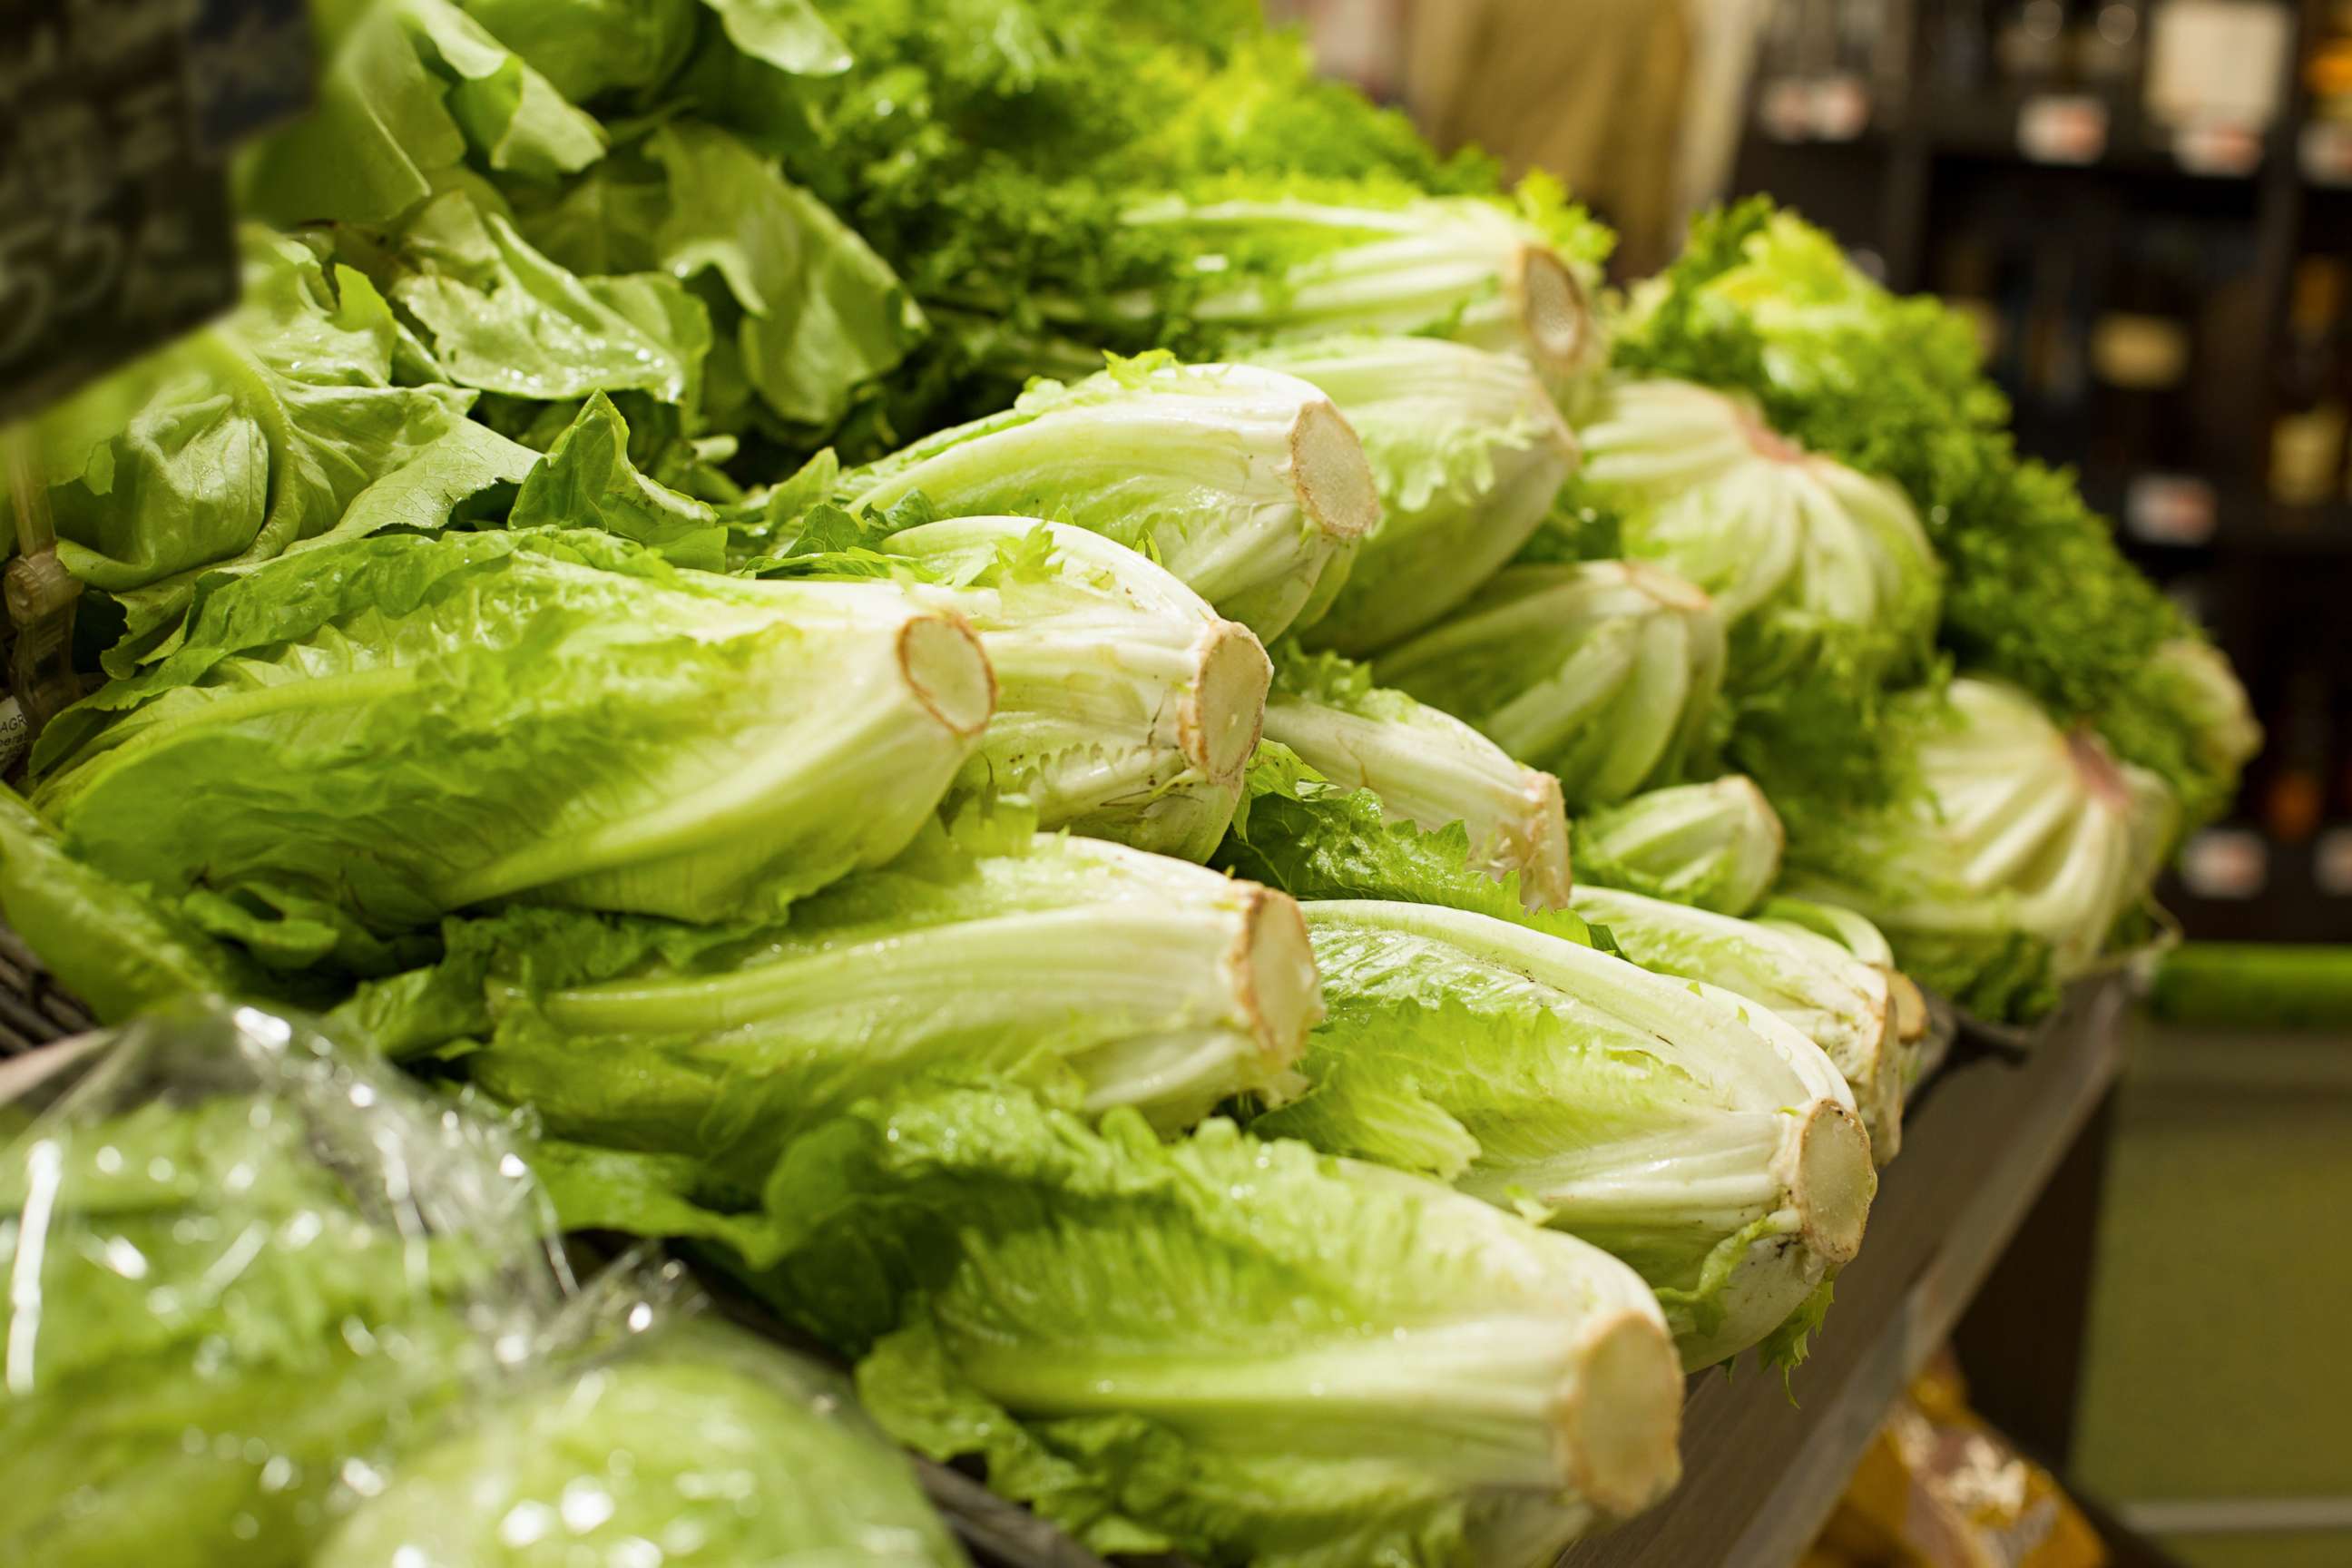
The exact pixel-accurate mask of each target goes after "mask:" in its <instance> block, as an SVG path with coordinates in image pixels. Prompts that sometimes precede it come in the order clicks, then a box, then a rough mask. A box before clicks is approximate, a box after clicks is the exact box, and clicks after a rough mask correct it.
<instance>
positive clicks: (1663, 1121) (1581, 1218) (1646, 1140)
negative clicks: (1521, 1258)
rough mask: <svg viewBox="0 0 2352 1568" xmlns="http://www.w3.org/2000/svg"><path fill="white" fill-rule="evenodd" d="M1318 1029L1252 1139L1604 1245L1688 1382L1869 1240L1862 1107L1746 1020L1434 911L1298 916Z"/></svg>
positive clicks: (1332, 911)
mask: <svg viewBox="0 0 2352 1568" xmlns="http://www.w3.org/2000/svg"><path fill="white" fill-rule="evenodd" d="M1307 925H1308V930H1309V931H1310V932H1311V933H1312V935H1313V937H1314V941H1315V955H1316V963H1317V965H1318V968H1320V970H1321V971H1322V973H1323V984H1324V997H1325V1001H1326V1005H1327V1006H1328V1009H1329V1013H1328V1017H1327V1019H1326V1020H1325V1022H1324V1023H1323V1024H1322V1025H1321V1026H1319V1027H1318V1029H1317V1030H1316V1032H1315V1035H1314V1037H1313V1038H1312V1039H1311V1040H1310V1042H1309V1045H1308V1050H1307V1061H1306V1063H1305V1071H1306V1073H1307V1077H1308V1079H1310V1080H1311V1081H1312V1082H1313V1084H1314V1087H1313V1089H1311V1090H1310V1091H1309V1092H1308V1093H1307V1094H1306V1095H1305V1096H1303V1097H1302V1098H1301V1099H1300V1100H1297V1102H1296V1103H1295V1104H1293V1105H1290V1106H1287V1107H1285V1108H1283V1109H1281V1110H1276V1111H1275V1112H1273V1113H1272V1114H1270V1115H1268V1116H1265V1117H1263V1118H1260V1119H1259V1120H1258V1121H1256V1122H1255V1124H1254V1126H1255V1128H1256V1130H1258V1131H1262V1132H1265V1133H1267V1134H1276V1133H1279V1134H1281V1135H1284V1136H1290V1137H1299V1138H1304V1139H1306V1140H1307V1142H1311V1143H1314V1144H1316V1145H1317V1146H1318V1147H1320V1148H1324V1149H1328V1150H1329V1151H1331V1152H1335V1153H1344V1154H1349V1155H1354V1156H1357V1157H1360V1158H1364V1159H1370V1160H1377V1161H1381V1162H1383V1163H1390V1164H1393V1165H1397V1166H1399V1167H1401V1168H1402V1169H1406V1170H1412V1171H1419V1172H1423V1173H1427V1174H1430V1175H1433V1176H1437V1177H1440V1178H1442V1179H1444V1180H1447V1181H1450V1182H1452V1183H1454V1184H1455V1185H1457V1186H1459V1187H1460V1188H1461V1189H1462V1190H1463V1191H1465V1192H1466V1193H1469V1194H1473V1195H1475V1196H1478V1197H1481V1198H1484V1199H1486V1200H1487V1201H1488V1202H1490V1203H1494V1204H1497V1205H1505V1206H1513V1205H1517V1206H1521V1207H1524V1208H1525V1209H1526V1210H1527V1211H1528V1212H1529V1213H1531V1214H1534V1215H1538V1216H1540V1217H1542V1218H1543V1219H1544V1220H1545V1221H1546V1222H1547V1223H1548V1224H1550V1225H1552V1226H1557V1227H1559V1228H1560V1229H1563V1230H1566V1231H1569V1232H1570V1233H1571V1234H1574V1235H1577V1236H1580V1237H1584V1238H1585V1239H1586V1240H1589V1241H1591V1242H1593V1243H1594V1244H1595V1245H1597V1246H1600V1247H1606V1248H1607V1249H1609V1250H1610V1251H1612V1252H1613V1253H1615V1254H1616V1255H1617V1256H1619V1257H1620V1258H1623V1259H1625V1261H1626V1262H1628V1263H1629V1264H1631V1265H1632V1266H1633V1268H1636V1269H1638V1270H1639V1271H1640V1272H1641V1274H1642V1276H1643V1279H1647V1280H1648V1281H1649V1282H1650V1284H1651V1285H1652V1286H1653V1287H1654V1289H1656V1290H1657V1292H1658V1297H1659V1300H1660V1301H1661V1302H1662V1303H1663V1304H1664V1308H1665V1310H1666V1316H1667V1322H1668V1324H1669V1325H1670V1326H1671V1327H1672V1328H1673V1329H1674V1331H1675V1341H1676V1343H1677V1345H1678V1346H1679V1347H1680V1350H1681V1352H1682V1358H1683V1362H1684V1364H1685V1365H1686V1366H1689V1367H1693V1368H1696V1367H1700V1366H1706V1365H1708V1364H1711V1363H1715V1362H1718V1361H1722V1360H1726V1359H1727V1358H1729V1357H1731V1356H1734V1355H1737V1354H1738V1352H1741V1351H1742V1350H1745V1349H1747V1348H1748V1347H1749V1346H1751V1345H1754V1344H1756V1343H1758V1342H1759V1341H1762V1340H1763V1339H1765V1337H1766V1336H1767V1335H1768V1334H1770V1333H1771V1332H1772V1331H1774V1330H1776V1329H1778V1328H1780V1326H1781V1324H1782V1323H1783V1322H1784V1321H1787V1320H1788V1319H1789V1318H1790V1316H1791V1314H1793V1313H1795V1312H1797V1311H1798V1310H1799V1309H1800V1308H1801V1306H1802V1305H1803V1304H1804V1302H1805V1301H1806V1300H1808V1299H1809V1298H1810V1297H1811V1295H1812V1294H1813V1292H1814V1291H1815V1290H1816V1289H1818V1288H1819V1287H1820V1286H1821V1285H1822V1282H1823V1280H1824V1279H1827V1278H1828V1277H1829V1276H1830V1275H1831V1274H1832V1273H1833V1272H1834V1271H1835V1269H1836V1268H1838V1267H1839V1266H1840V1265H1842V1264H1843V1263H1844V1262H1846V1261H1847V1260H1848V1259H1850V1258H1853V1255H1854V1252H1855V1250H1856V1248H1857V1247H1859V1246H1860V1244H1861V1241H1862V1231H1863V1224H1864V1217H1865V1215H1867V1213H1868V1210H1869V1205H1870V1199H1871V1195H1872V1194H1873V1193H1874V1190H1875V1188H1876V1178H1875V1176H1874V1173H1873V1171H1872V1169H1871V1161H1870V1145H1869V1140H1868V1138H1867V1136H1866V1135H1865V1134H1864V1131H1863V1130H1862V1126H1861V1123H1860V1121H1859V1120H1858V1118H1857V1116H1856V1113H1855V1108H1854V1100H1853V1093H1852V1091H1851V1090H1850V1089H1848V1088H1847V1086H1846V1082H1845V1080H1844V1079H1843V1078H1842V1077H1841V1076H1840V1075H1839V1073H1838V1071H1837V1069H1836V1068H1835V1067H1833V1066H1832V1064H1831V1062H1830V1060H1829V1058H1827V1057H1825V1056H1823V1055H1822V1052H1821V1050H1820V1048H1819V1047H1816V1046H1815V1045H1814V1044H1813V1043H1812V1042H1811V1040H1809V1039H1807V1038H1805V1037H1804V1036H1802V1035H1801V1034H1800V1033H1798V1032H1797V1031H1796V1030H1795V1029H1794V1028H1792V1027H1790V1026H1789V1025H1787V1024H1785V1023H1783V1022H1781V1021H1780V1019H1779V1018H1778V1017H1776V1016H1773V1015H1772V1014H1771V1013H1770V1012H1769V1011H1768V1010H1767V1009H1766V1008H1765V1007H1764V1006H1763V1005H1760V1004H1758V1003H1754V1002H1748V1001H1745V1000H1743V999H1741V998H1739V997H1736V996H1734V995H1732V994H1730V993H1728V992H1727V991H1721V990H1718V989H1717V988H1715V987H1713V986H1708V985H1702V984H1696V983H1685V982H1679V981H1675V980H1669V979H1665V978H1664V977H1662V976H1659V975H1655V974H1652V973H1648V972H1647V971H1645V970H1643V969H1640V968H1637V967H1635V966H1634V965H1633V964H1631V963H1626V962H1625V961H1624V960H1622V959H1621V958H1617V957H1614V956H1612V955H1611V954H1608V953H1605V952H1598V951H1595V950H1594V949H1592V948H1591V947H1587V946H1583V945H1581V944H1580V943H1578V942H1571V941H1567V940H1563V939H1562V938H1560V937H1557V936H1553V935H1549V934H1547V933H1545V932H1543V931H1536V930H1531V929H1528V928H1527V927H1525V926H1522V925H1519V924H1516V923H1512V922H1509V921H1501V920H1496V919H1494V918H1492V917H1490V916H1485V915H1477V914H1471V913H1468V912H1465V911H1463V910H1453V909H1446V908H1442V907H1437V906H1433V905H1427V904H1405V903H1389V902H1380V901H1371V900H1365V901H1356V900H1338V901H1333V902H1328V903H1314V904H1309V905H1307Z"/></svg>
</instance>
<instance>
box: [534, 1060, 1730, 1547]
mask: <svg viewBox="0 0 2352 1568" xmlns="http://www.w3.org/2000/svg"><path fill="white" fill-rule="evenodd" d="M582 1163H583V1164H593V1174H594V1177H595V1179H593V1181H578V1182H572V1181H567V1180H565V1179H563V1174H562V1173H559V1176H558V1179H557V1180H556V1182H555V1183H554V1187H555V1194H556V1198H557V1203H558V1205H559V1207H560V1208H561V1209H562V1212H563V1213H564V1215H565V1216H566V1218H567V1220H569V1221H572V1223H577V1224H591V1225H605V1226H611V1225H616V1224H617V1225H618V1226H622V1227H624V1228H635V1229H641V1230H642V1229H645V1228H646V1227H647V1226H648V1224H649V1222H651V1223H656V1224H659V1225H661V1226H664V1227H666V1228H671V1229H675V1228H677V1227H678V1226H679V1225H680V1223H681V1221H683V1222H684V1223H685V1225H686V1226H688V1227H689V1228H691V1229H693V1230H694V1231H695V1232H696V1233H697V1234H708V1235H710V1236H712V1237H714V1238H717V1239H721V1240H724V1241H727V1242H730V1243H732V1244H733V1245H734V1246H735V1247H737V1249H738V1250H739V1252H740V1254H741V1263H740V1268H742V1269H743V1271H744V1273H745V1276H746V1279H747V1281H748V1282H749V1284H750V1285H751V1288H752V1289H754V1290H756V1291H757V1292H758V1293H760V1294H761V1296H762V1297H763V1298H764V1299H765V1300H768V1301H770V1302H771V1303H772V1304H773V1306H774V1307H775V1309H776V1310H778V1311H779V1312H780V1313H781V1314H782V1315H783V1316H785V1317H786V1318H787V1319H789V1320H791V1321H793V1322H794V1323H795V1324H796V1325H798V1326H800V1327H802V1328H803V1329H805V1330H806V1331H809V1332H811V1333H813V1334H814V1335H816V1336H817V1337H819V1338H820V1339H822V1340H824V1341H825V1342H829V1343H831V1344H833V1345H835V1346H836V1347H839V1348H841V1349H843V1350H845V1352H848V1353H850V1354H853V1355H857V1356H859V1357H860V1358H861V1359H860V1360H859V1362H858V1365H857V1386H858V1394H859V1397H860V1400H861V1402H862V1403H863V1404H864V1405H865V1406H866V1409H867V1410H868V1411H869V1412H871V1413H872V1415H874V1416H875V1418H876V1419H877V1421H879V1422H880V1423H881V1424H882V1425H883V1426H884V1427H885V1428H886V1429H887V1430H888V1431H889V1432H890V1433H891V1434H892V1435H893V1436H896V1437H898V1439H899V1440H900V1441H902V1442H904V1443H907V1444H908V1445H909V1446H910V1447H915V1448H916V1449H918V1450H919V1451H921V1452H923V1453H925V1454H928V1455H929V1456H931V1457H932V1458H940V1459H950V1458H978V1459H980V1460H982V1462H984V1463H985V1465H986V1467H987V1473H988V1477H989V1480H990V1483H991V1484H992V1486H994V1487H995V1488H997V1489H999V1490H1002V1491H1003V1492H1006V1493H1007V1494H1009V1495H1011V1496H1013V1497H1014V1498H1016V1499H1018V1500H1023V1501H1026V1502H1029V1503H1032V1504H1033V1505H1034V1507H1036V1508H1037V1510H1039V1511H1040V1512H1041V1513H1043V1514H1044V1515H1045V1516H1046V1517H1047V1518H1050V1519H1052V1520H1054V1521H1056V1522H1058V1523H1061V1524H1063V1525H1065V1526H1066V1527H1067V1528H1068V1529H1069V1530H1071V1531H1073V1533H1074V1534H1076V1537H1077V1539H1078V1540H1079V1541H1080V1542H1081V1543H1082V1544H1084V1545H1086V1546H1087V1547H1089V1548H1091V1549H1093V1550H1095V1551H1097V1552H1106V1553H1113V1554H1132V1553H1147V1552H1168V1551H1176V1552H1183V1553H1185V1554H1186V1555H1187V1556H1189V1557H1191V1558H1192V1559H1193V1560H1194V1561H1197V1562H1202V1563H1255V1564H1260V1565H1262V1568H1338V1565H1339V1564H1345V1563H1456V1564H1470V1563H1495V1564H1498V1565H1500V1564H1512V1565H1515V1568H1516V1565H1520V1564H1528V1563H1542V1562H1548V1561H1549V1560H1550V1559H1551V1558H1552V1557H1553V1556H1555V1555H1556V1554H1557V1552H1559V1549H1560V1548H1561V1547H1562V1546H1564V1545H1565V1544H1566V1543H1567V1542H1570V1541H1571V1540H1573V1539H1575V1538H1576V1537H1577V1536H1578V1535H1580V1534H1581V1533H1582V1532H1584V1531H1587V1530H1588V1529H1590V1528H1591V1527H1592V1526H1593V1525H1595V1524H1596V1523H1601V1522H1605V1521H1608V1520H1610V1519H1612V1518H1616V1517H1622V1516H1623V1515H1626V1514H1630V1513H1633V1512H1634V1511H1636V1510H1640V1509H1642V1508H1643V1507H1646V1506H1647V1505H1649V1504H1650V1503H1652V1502H1654V1501H1655V1500H1657V1499H1658V1498H1659V1497H1660V1496H1661V1495H1663V1494H1664V1491H1665V1490H1666V1489H1668V1488H1669V1487H1671V1486H1672V1485H1673V1483H1674V1480H1675V1476H1676V1472H1677V1469H1678V1463H1677V1459H1676V1456H1675V1433H1676V1428H1677V1426H1678V1425H1679V1408H1680V1405H1681V1403H1682V1397H1683V1385H1682V1378H1681V1377H1680V1375H1679V1372H1678V1368H1677V1366H1676V1363H1675V1352H1674V1346H1673V1342H1672V1341H1671V1340H1670V1339H1669V1338H1668V1336H1667V1333H1666V1329H1665V1324H1664V1321H1662V1318H1661V1314H1660V1311H1659V1308H1658V1305H1657V1303H1656V1302H1655V1301H1654V1300H1652V1299H1651V1296H1650V1293H1649V1291H1648V1290H1647V1289H1644V1287H1643V1283H1642V1281H1641V1279H1639V1278H1638V1277H1637V1276H1636V1275H1635V1274H1634V1273H1633V1271H1632V1270H1631V1269H1629V1268H1625V1267H1624V1266H1623V1265H1622V1263H1620V1262H1618V1261H1617V1260H1616V1259H1615V1258H1611V1257H1609V1256H1608V1255H1607V1254H1605V1253H1603V1252H1601V1251H1600V1250H1598V1249H1596V1248H1594V1247H1590V1246H1587V1245H1585V1244H1583V1243H1582V1242H1580V1241H1578V1240H1576V1239H1575V1238H1574V1237H1569V1236H1564V1235H1560V1234H1558V1233H1555V1232H1549V1231H1546V1230H1544V1229H1542V1228H1539V1227H1538V1226H1531V1225H1528V1224H1527V1223H1526V1222H1525V1221H1523V1220H1520V1219H1519V1218H1517V1216H1515V1215H1511V1214H1509V1213H1507V1212H1504V1211H1502V1210H1499V1209H1495V1208H1490V1207H1488V1206H1487V1205H1484V1204H1481V1203H1478V1202H1476V1201H1475V1200H1473V1199H1470V1198H1466V1197H1464V1196H1462V1195H1461V1194H1457V1193H1454V1192H1453V1191H1450V1190H1449V1189H1447V1188H1446V1187H1444V1185H1442V1184H1437V1183H1433V1182H1430V1181H1427V1180H1423V1179H1421V1178H1418V1177H1414V1176H1411V1175H1408V1174H1405V1173H1402V1172H1397V1171H1383V1170H1378V1169H1374V1168H1370V1167H1368V1166H1363V1165H1359V1164H1355V1163H1349V1162H1345V1161H1335V1160H1329V1159H1326V1158H1324V1157H1322V1156H1321V1155H1319V1154H1318V1153H1316V1152H1314V1151H1312V1150H1310V1149H1307V1148H1305V1147H1303V1146H1301V1145H1300V1144H1297V1143H1295V1142H1262V1141H1260V1140H1258V1139H1255V1138H1253V1137H1251V1136H1249V1135H1247V1134H1245V1133H1243V1132H1241V1131H1237V1130H1236V1129H1235V1128H1234V1126H1233V1124H1232V1123H1230V1122H1227V1121H1211V1122H1209V1123H1207V1124H1206V1125H1204V1126H1203V1127H1202V1128H1201V1129H1200V1130H1199V1131H1197V1132H1195V1133H1193V1134H1192V1135H1191V1136H1189V1137H1185V1138H1181V1139H1178V1140H1175V1141H1173V1142H1163V1141H1162V1140H1161V1139H1160V1138H1158V1137H1156V1136H1154V1135H1153V1132H1152V1131H1151V1130H1150V1128H1148V1127H1146V1126H1145V1125H1144V1123H1143V1122H1142V1121H1140V1120H1139V1119H1138V1118H1137V1117H1136V1116H1135V1115H1134V1114H1133V1113H1132V1112H1129V1111H1113V1112H1111V1113H1110V1114H1109V1115H1108V1116H1106V1117H1104V1118H1103V1119H1102V1121H1101V1124H1100V1127H1099V1129H1096V1128H1092V1127H1089V1126H1088V1125H1087V1124H1086V1122H1084V1121H1082V1120H1080V1119H1079V1118H1077V1117H1076V1116H1074V1115H1071V1114H1069V1113H1068V1112H1066V1110H1060V1109H1058V1108H1054V1107H1051V1106H1048V1105H1045V1104H1041V1103H1040V1102H1039V1101H1038V1100H1036V1099H1034V1098H1033V1097H1031V1096H1028V1095H1024V1094H1023V1093H1021V1092H1019V1091H1018V1090H1015V1089H1005V1088H1002V1087H995V1086H991V1087H986V1088H980V1089H952V1090H943V1091H934V1092H929V1093H924V1092H920V1091H917V1092H913V1093H908V1092H901V1093H900V1094H898V1095H896V1096H894V1097H890V1098H886V1099H878V1100H866V1101H864V1102H863V1103H861V1104H860V1105H858V1106H857V1107H856V1108H855V1109H853V1110H851V1111H850V1112H849V1113H848V1114H847V1115H845V1117H843V1118H842V1119H840V1120H838V1121H835V1122H832V1123H830V1124H828V1125H827V1126H825V1127H823V1128H821V1129H818V1130H817V1131H814V1132H813V1133H811V1134H810V1135H809V1136H807V1137H804V1138H803V1139H801V1140H800V1141H798V1142H796V1143H794V1144H793V1147H792V1148H791V1149H790V1150H789V1151H787V1152H786V1154H785V1156H784V1158H783V1161H782V1163H781V1164H780V1166H779V1167H778V1168H777V1169H776V1171H775V1172H774V1173H773V1175H772V1178H771V1179H770V1180H769V1181H768V1182H767V1183H766V1184H765V1185H764V1189H763V1191H764V1193H765V1195H766V1199H767V1203H766V1212H765V1213H764V1214H761V1215H753V1216H751V1221H750V1223H746V1222H745V1221H744V1220H743V1219H742V1218H741V1217H740V1215H737V1214H725V1213H717V1212H713V1211H711V1210H709V1209H706V1208H703V1207H701V1206H700V1205H698V1204H697V1203H695V1202H694V1201H693V1200H694V1198H695V1197H696V1196H697V1195H698V1194H692V1193H691V1192H689V1193H688V1202H686V1203H681V1202H679V1201H678V1198H677V1184H678V1183H677V1173H676V1172H675V1171H674V1170H671V1169H669V1168H667V1167H666V1165H665V1164H664V1163H661V1162H658V1161H649V1160H646V1159H644V1158H642V1157H637V1158H632V1157H629V1156H626V1155H621V1156H617V1157H616V1156H614V1155H611V1154H607V1153H604V1152H599V1153H598V1154H596V1155H595V1156H593V1157H592V1159H591V1160H590V1161H585V1162H582ZM1142 1478H1148V1479H1142Z"/></svg>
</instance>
